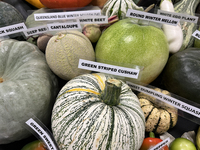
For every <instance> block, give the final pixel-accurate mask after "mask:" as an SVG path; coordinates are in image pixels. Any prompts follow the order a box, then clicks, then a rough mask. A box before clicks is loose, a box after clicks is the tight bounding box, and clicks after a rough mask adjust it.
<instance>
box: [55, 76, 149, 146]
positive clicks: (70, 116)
mask: <svg viewBox="0 0 200 150" xmlns="http://www.w3.org/2000/svg"><path fill="white" fill-rule="evenodd" d="M108 78H111V76H108V75H105V74H101V73H98V74H85V75H81V76H78V77H76V78H74V79H72V80H70V81H69V82H68V83H67V84H66V85H65V86H64V87H63V88H62V89H61V91H60V92H59V94H58V97H57V100H56V102H55V105H54V108H53V111H52V131H53V135H54V137H55V139H56V141H57V143H58V145H59V147H60V149H61V150H66V149H69V150H70V149H73V150H76V149H83V150H84V149H85V150H89V149H91V150H96V149H99V150H104V149H105V150H109V149H112V150H115V149H116V150H119V149H120V150H137V149H139V148H140V146H141V144H142V142H143V139H144V133H145V119H144V114H143V111H142V110H141V107H140V103H139V100H138V98H137V96H136V95H135V94H134V93H133V92H132V91H131V89H130V88H129V87H128V85H126V84H125V83H124V82H123V84H122V91H121V96H120V104H119V105H117V106H108V105H106V104H105V103H103V102H102V100H101V98H100V94H101V92H102V90H103V89H104V87H105V80H106V79H108ZM86 89H90V90H86Z"/></svg>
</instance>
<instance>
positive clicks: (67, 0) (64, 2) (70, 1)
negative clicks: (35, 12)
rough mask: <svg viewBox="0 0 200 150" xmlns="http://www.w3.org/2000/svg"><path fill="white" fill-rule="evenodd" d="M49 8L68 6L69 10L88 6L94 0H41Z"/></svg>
mask: <svg viewBox="0 0 200 150" xmlns="http://www.w3.org/2000/svg"><path fill="white" fill-rule="evenodd" d="M40 2H41V3H42V4H43V5H44V6H46V7H47V8H50V9H51V8H66V9H68V10H76V9H79V8H82V7H85V6H87V5H88V4H90V3H91V2H92V0H40Z"/></svg>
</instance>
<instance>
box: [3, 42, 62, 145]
mask: <svg viewBox="0 0 200 150" xmlns="http://www.w3.org/2000/svg"><path fill="white" fill-rule="evenodd" d="M57 94H58V81H57V77H56V76H55V75H54V74H53V73H52V71H51V70H50V68H49V66H48V65H47V63H46V60H45V56H44V54H43V53H42V52H41V51H40V50H39V49H38V48H37V47H36V46H35V45H33V44H31V43H29V42H26V41H17V40H13V39H9V40H4V41H1V42H0V144H5V143H10V142H14V141H17V140H21V139H24V138H26V137H28V136H30V135H31V132H30V131H28V130H27V129H26V128H25V121H27V120H28V119H30V118H31V117H37V118H38V119H39V120H40V121H42V122H43V123H44V124H45V125H47V123H50V114H51V110H52V106H53V103H54V101H55V98H56V95H57Z"/></svg>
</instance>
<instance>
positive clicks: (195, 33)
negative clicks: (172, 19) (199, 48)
mask: <svg viewBox="0 0 200 150" xmlns="http://www.w3.org/2000/svg"><path fill="white" fill-rule="evenodd" d="M192 36H193V37H195V38H197V39H198V40H200V31H199V30H196V31H194V33H193V34H192Z"/></svg>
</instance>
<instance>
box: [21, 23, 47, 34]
mask: <svg viewBox="0 0 200 150" xmlns="http://www.w3.org/2000/svg"><path fill="white" fill-rule="evenodd" d="M48 30H49V29H48V27H47V26H46V25H45V26H38V27H34V28H29V29H27V30H25V31H23V32H24V34H25V36H26V37H28V36H32V35H38V34H41V33H45V32H47V31H48Z"/></svg>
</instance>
